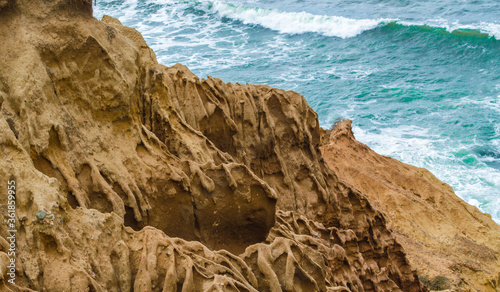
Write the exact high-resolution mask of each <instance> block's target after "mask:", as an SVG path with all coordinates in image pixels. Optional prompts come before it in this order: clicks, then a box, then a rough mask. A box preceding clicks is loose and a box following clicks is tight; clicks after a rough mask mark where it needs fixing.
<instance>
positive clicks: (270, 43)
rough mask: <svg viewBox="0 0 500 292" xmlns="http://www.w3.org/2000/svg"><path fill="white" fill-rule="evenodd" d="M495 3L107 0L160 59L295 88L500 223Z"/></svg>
mask: <svg viewBox="0 0 500 292" xmlns="http://www.w3.org/2000/svg"><path fill="white" fill-rule="evenodd" d="M499 12H500V2H499V1H498V0H444V1H430V0H419V1H416V0H342V1H341V0H311V1H305V0H281V1H277V0H242V1H236V0H224V1H219V0H210V1H209V0H198V1H194V0H184V1H180V0H157V1H153V0H140V1H138V0H125V1H113V0H100V1H97V6H96V7H95V8H94V16H95V17H96V18H98V19H100V18H101V17H102V15H103V14H108V15H111V16H114V17H117V18H118V19H120V20H121V21H122V23H123V24H124V25H127V26H131V27H134V28H136V29H137V30H139V31H140V32H141V33H142V34H143V35H144V37H145V39H146V41H147V42H148V44H149V45H150V46H151V47H152V48H153V49H154V51H155V52H156V54H157V56H158V60H159V61H160V62H161V63H163V64H165V65H167V66H171V65H173V64H175V63H182V64H185V65H187V66H188V67H189V68H190V69H191V70H192V71H193V72H194V73H195V74H197V75H198V76H200V77H205V76H206V75H211V76H215V77H219V78H221V79H222V80H224V81H226V82H233V83H234V82H240V83H261V84H269V85H271V86H274V87H279V88H283V89H287V90H294V91H297V92H299V93H301V94H303V95H304V96H305V98H306V99H307V101H308V102H309V104H310V105H311V106H312V108H313V109H314V110H315V111H316V112H318V114H319V120H320V123H321V125H322V127H324V128H329V127H330V126H331V125H332V124H333V123H334V121H335V120H337V119H340V118H348V119H352V120H353V129H354V133H355V136H356V138H357V139H358V140H359V141H361V142H363V143H365V144H367V145H368V146H370V147H371V148H372V149H374V150H375V151H377V152H378V153H380V154H384V155H388V156H391V157H394V158H396V159H399V160H401V161H404V162H406V163H409V164H413V165H416V166H419V167H425V168H427V169H429V170H430V171H431V172H432V173H433V174H434V175H436V176H437V177H438V178H439V179H441V180H442V181H444V182H446V183H448V184H450V185H451V186H452V187H453V189H454V190H455V192H456V194H457V195H458V196H460V197H461V198H463V199H464V200H465V201H467V202H469V203H470V204H472V205H475V206H477V207H478V208H479V209H480V210H482V211H483V212H487V213H489V214H491V215H492V217H493V218H494V220H495V221H497V222H498V223H500V18H499Z"/></svg>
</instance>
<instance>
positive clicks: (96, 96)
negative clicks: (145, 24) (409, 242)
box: [0, 0, 425, 291]
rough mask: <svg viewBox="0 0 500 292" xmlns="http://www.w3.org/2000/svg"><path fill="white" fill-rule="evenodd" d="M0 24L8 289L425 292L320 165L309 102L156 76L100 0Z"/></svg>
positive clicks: (34, 6)
mask: <svg viewBox="0 0 500 292" xmlns="http://www.w3.org/2000/svg"><path fill="white" fill-rule="evenodd" d="M0 19H1V21H0V31H2V34H1V35H0V43H2V44H3V46H1V47H0V56H2V59H1V63H2V66H0V106H1V108H0V109H1V116H0V131H1V132H0V133H1V135H0V151H1V152H2V156H1V157H2V159H1V160H0V174H1V176H2V177H8V178H9V179H14V180H16V184H17V186H18V188H17V193H18V195H17V202H16V204H17V205H16V206H17V219H18V220H17V230H18V237H17V246H18V250H17V262H18V263H19V264H18V265H17V271H16V272H17V273H16V275H17V277H16V284H15V285H13V284H10V283H9V282H6V281H5V280H6V279H7V275H6V270H5V265H6V263H7V262H8V260H9V259H8V256H7V254H6V251H7V249H8V243H7V241H6V240H5V238H6V236H7V230H6V226H5V224H3V225H2V226H0V234H1V237H0V246H1V251H0V261H1V264H2V265H1V267H2V274H1V275H2V283H1V285H2V288H3V289H5V290H7V291H9V290H11V291H32V290H37V291H40V290H46V291H69V290H72V289H73V290H75V291H132V290H133V291H178V290H182V291H280V290H286V291H292V290H293V291H327V290H331V291H332V290H333V291H342V290H345V291H349V290H350V291H381V290H384V291H389V290H390V291H396V290H404V291H421V290H425V287H423V286H422V285H421V283H420V282H419V281H418V279H417V277H416V274H415V272H414V271H412V269H411V267H410V265H409V264H408V261H407V259H406V257H405V253H404V250H403V248H402V247H401V246H400V245H399V244H398V243H397V242H396V241H395V238H394V236H393V235H392V233H391V231H390V230H389V229H388V228H387V225H386V222H385V219H384V216H383V215H382V214H381V213H380V212H378V211H376V210H374V209H373V208H372V207H371V205H370V203H369V202H368V200H367V199H366V198H365V197H364V196H363V195H362V194H360V193H359V192H358V191H357V190H355V189H353V188H351V187H349V186H347V185H346V184H344V183H342V182H340V181H339V179H338V178H337V176H336V175H335V174H334V173H333V172H332V171H331V170H330V169H329V168H328V167H327V165H326V164H325V162H324V161H323V159H322V157H321V153H320V151H319V145H320V139H321V133H322V130H321V129H320V128H319V125H318V121H317V115H316V113H314V112H313V111H312V110H311V108H310V107H309V106H308V105H307V103H306V101H305V100H304V98H303V97H302V96H300V95H299V94H297V93H294V92H287V91H283V90H278V89H273V88H270V87H268V86H255V85H241V84H235V85H233V84H225V83H223V82H222V81H220V80H219V79H216V78H211V77H209V78H208V79H206V80H199V79H198V78H197V77H196V76H194V75H193V74H192V73H191V72H190V71H189V70H188V69H187V68H186V67H184V66H182V65H175V66H173V67H171V68H168V67H165V66H162V65H159V64H158V63H157V61H156V57H155V54H154V52H153V51H152V50H151V49H150V48H149V47H148V46H147V45H146V43H145V41H144V40H143V38H142V36H141V35H140V34H139V33H138V32H137V31H136V30H134V29H132V28H128V27H124V26H122V25H121V24H120V22H119V21H118V20H116V19H113V18H111V17H104V19H103V21H98V20H96V19H94V18H93V17H92V8H91V1H88V0H87V1H84V0H78V1H77V0H73V1H63V0H55V1H51V2H46V1H25V0H24V1H23V0H17V1H7V2H6V1H3V2H0ZM6 184H7V180H3V181H0V186H1V189H2V190H5V189H6ZM0 204H1V205H2V206H3V205H5V204H6V201H5V199H4V198H3V197H2V199H1V201H0ZM277 209H278V210H277ZM2 210H3V209H2ZM39 210H46V212H47V213H48V214H49V215H50V216H47V217H46V218H44V219H43V220H39V219H37V218H36V217H35V214H36V213H37V212H38V211H39ZM3 216H4V220H5V219H6V214H3ZM181 238H182V239H181Z"/></svg>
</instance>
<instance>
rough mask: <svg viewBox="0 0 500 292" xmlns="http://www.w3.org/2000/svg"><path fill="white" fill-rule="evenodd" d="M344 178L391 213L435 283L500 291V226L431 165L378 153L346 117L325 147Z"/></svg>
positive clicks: (417, 261) (420, 268) (408, 246)
mask: <svg viewBox="0 0 500 292" xmlns="http://www.w3.org/2000/svg"><path fill="white" fill-rule="evenodd" d="M321 151H322V152H323V154H324V158H325V161H326V162H327V163H328V165H329V166H330V167H331V169H332V170H334V172H335V173H336V174H337V175H338V177H339V178H340V179H341V180H342V181H344V182H346V183H347V184H349V185H351V186H352V187H355V188H357V189H359V190H360V191H361V192H362V193H363V194H366V195H367V196H368V197H369V198H370V201H371V202H372V203H373V204H374V206H376V208H377V209H379V210H381V211H382V212H383V213H384V214H386V218H388V221H389V224H390V225H392V227H393V228H394V229H395V231H396V235H397V238H398V241H399V242H400V243H401V244H402V245H403V246H404V248H405V250H406V251H407V253H408V257H409V259H410V261H411V263H412V266H414V267H416V268H418V273H419V275H420V276H421V277H423V279H424V280H425V279H426V280H427V281H428V282H429V283H430V282H432V279H434V278H435V277H446V278H448V279H449V280H448V283H445V285H443V286H447V287H448V288H453V289H457V290H460V291H498V290H499V289H500V285H499V282H498V280H497V279H498V276H499V275H500V226H499V225H498V224H496V223H495V222H494V221H493V220H492V219H491V216H489V215H487V214H483V213H481V212H480V211H479V210H478V209H477V208H476V207H473V206H470V205H468V204H467V203H465V202H464V201H463V200H461V199H460V198H458V197H457V196H456V195H455V194H454V193H453V189H452V188H451V187H450V186H449V185H447V184H445V183H443V182H441V181H439V180H438V179H437V178H436V177H435V176H434V175H432V174H431V173H430V172H429V171H428V170H426V169H423V168H417V167H414V166H411V165H408V164H404V163H402V162H400V161H397V160H395V159H392V158H389V157H385V156H382V155H379V154H377V153H375V152H374V151H373V150H371V149H370V148H368V147H367V146H366V145H364V144H362V143H360V142H358V141H356V139H355V138H354V135H353V133H352V130H351V121H348V120H346V121H342V122H341V123H339V124H338V125H337V126H336V128H335V129H334V130H333V131H332V132H331V134H330V135H329V142H328V145H325V146H323V147H321Z"/></svg>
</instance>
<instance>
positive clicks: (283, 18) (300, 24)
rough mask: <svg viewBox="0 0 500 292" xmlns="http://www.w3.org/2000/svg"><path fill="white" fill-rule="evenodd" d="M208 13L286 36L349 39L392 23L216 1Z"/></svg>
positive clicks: (381, 20) (388, 20) (384, 20)
mask: <svg viewBox="0 0 500 292" xmlns="http://www.w3.org/2000/svg"><path fill="white" fill-rule="evenodd" d="M211 9H212V10H213V11H215V12H217V13H218V14H219V15H221V16H222V17H227V18H231V19H234V20H239V21H241V22H243V23H244V24H254V25H260V26H263V27H265V28H269V29H272V30H276V31H279V32H281V33H287V34H302V33H308V32H312V33H320V34H323V35H325V36H331V37H339V38H349V37H355V36H357V35H359V34H361V33H362V32H364V31H367V30H371V29H374V28H376V27H377V26H379V25H382V24H383V23H385V22H390V21H393V19H351V18H346V17H342V16H327V15H314V14H311V13H307V12H286V11H280V10H276V9H263V8H254V7H244V6H237V5H233V4H228V3H225V2H222V1H215V2H213V4H212V5H211Z"/></svg>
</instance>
